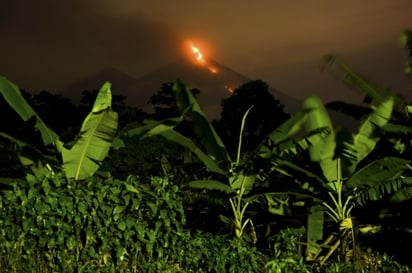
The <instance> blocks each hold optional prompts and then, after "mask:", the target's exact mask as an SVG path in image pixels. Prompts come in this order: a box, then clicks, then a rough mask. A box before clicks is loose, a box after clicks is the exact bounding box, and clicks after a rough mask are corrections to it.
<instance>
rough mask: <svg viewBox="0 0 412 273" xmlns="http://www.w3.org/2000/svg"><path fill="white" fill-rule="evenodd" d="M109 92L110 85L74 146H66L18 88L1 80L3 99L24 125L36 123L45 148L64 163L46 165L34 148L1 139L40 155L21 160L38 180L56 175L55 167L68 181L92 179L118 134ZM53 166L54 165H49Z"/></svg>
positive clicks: (55, 160) (104, 86) (105, 85)
mask: <svg viewBox="0 0 412 273" xmlns="http://www.w3.org/2000/svg"><path fill="white" fill-rule="evenodd" d="M110 88H111V84H110V83H109V82H106V83H104V84H103V85H102V87H101V88H100V90H99V93H98V95H97V97H96V100H95V102H94V105H93V108H92V110H91V112H90V113H89V115H88V116H87V117H86V119H85V120H84V121H83V124H82V127H81V130H80V133H79V135H78V136H77V138H76V139H75V140H74V141H73V142H72V143H70V144H64V143H62V142H61V141H60V140H59V137H58V136H57V134H56V133H54V132H53V130H51V129H50V128H48V127H47V126H46V125H45V123H44V122H43V121H42V119H41V118H40V117H39V116H38V115H37V113H36V112H35V111H34V110H33V108H32V107H31V106H30V105H29V104H28V103H27V101H26V100H25V99H24V98H23V96H22V95H21V92H20V90H19V88H18V86H17V85H16V84H14V83H12V82H10V81H9V80H8V79H6V78H5V77H0V93H1V94H2V96H3V97H4V99H5V100H6V101H7V103H8V104H9V105H10V106H11V107H12V108H13V109H14V110H15V111H16V113H17V114H18V115H19V116H20V117H21V118H22V119H23V121H28V120H30V119H34V120H35V125H34V126H35V128H36V129H37V130H38V132H39V133H40V135H41V139H42V141H43V145H44V146H45V147H51V148H52V149H53V150H54V151H55V152H56V153H57V154H59V155H60V157H61V162H59V160H57V159H56V158H52V159H50V158H49V159H50V160H49V161H47V160H46V159H47V156H46V155H43V154H42V153H41V152H40V151H39V150H38V149H36V148H35V147H33V145H30V144H28V143H23V142H21V141H19V140H17V139H14V138H13V137H11V136H8V135H6V134H3V133H2V134H1V135H0V136H1V137H2V138H3V139H7V140H8V141H12V142H13V143H15V144H16V145H17V147H19V150H20V151H23V150H24V149H31V150H32V151H36V153H37V154H38V155H39V157H37V159H32V158H30V157H28V156H26V155H25V154H24V153H19V155H18V157H19V159H20V161H21V163H22V164H23V165H24V166H27V167H30V168H31V170H32V172H34V174H36V175H38V176H42V175H43V174H44V173H45V172H49V171H56V169H55V168H53V167H55V165H56V164H57V165H58V167H57V169H58V170H60V169H62V170H63V171H64V172H65V174H66V176H67V177H68V178H74V179H76V180H82V179H85V178H87V177H89V176H92V175H93V174H94V173H95V172H96V171H97V169H98V168H99V166H100V163H101V162H102V161H103V160H104V158H105V157H106V156H107V154H108V151H109V149H110V147H111V145H112V141H113V139H114V137H115V135H116V132H117V124H118V115H117V113H116V112H114V111H113V110H112V109H111V103H112V94H111V90H110ZM31 154H33V153H31ZM51 162H53V163H54V164H50V163H51ZM56 162H57V163H56Z"/></svg>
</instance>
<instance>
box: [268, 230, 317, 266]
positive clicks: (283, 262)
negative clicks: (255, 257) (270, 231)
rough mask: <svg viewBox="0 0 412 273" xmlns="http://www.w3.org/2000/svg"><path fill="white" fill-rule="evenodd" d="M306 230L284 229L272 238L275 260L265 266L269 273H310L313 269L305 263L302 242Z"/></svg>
mask: <svg viewBox="0 0 412 273" xmlns="http://www.w3.org/2000/svg"><path fill="white" fill-rule="evenodd" d="M304 233H305V229H304V228H295V229H289V228H287V229H284V230H281V231H280V232H279V233H278V234H276V235H275V236H272V237H271V238H270V242H271V244H272V247H273V256H272V257H273V258H272V257H271V258H270V261H268V262H267V263H266V265H265V269H266V272H268V273H283V272H285V273H292V272H298V273H310V272H312V268H311V267H310V266H309V265H307V264H305V263H304V262H303V257H302V253H301V245H300V243H301V240H302V237H303V236H304Z"/></svg>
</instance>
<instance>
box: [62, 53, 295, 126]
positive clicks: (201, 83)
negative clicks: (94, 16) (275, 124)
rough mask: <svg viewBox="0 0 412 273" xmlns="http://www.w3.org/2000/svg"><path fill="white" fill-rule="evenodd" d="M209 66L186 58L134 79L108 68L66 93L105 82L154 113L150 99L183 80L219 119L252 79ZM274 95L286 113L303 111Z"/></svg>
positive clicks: (292, 101) (215, 64) (285, 97)
mask: <svg viewBox="0 0 412 273" xmlns="http://www.w3.org/2000/svg"><path fill="white" fill-rule="evenodd" d="M208 65H209V68H210V67H213V70H214V71H211V70H210V69H207V68H206V67H204V66H200V65H196V64H194V63H193V62H191V61H190V60H188V59H187V58H183V57H182V58H179V59H177V60H176V61H174V62H171V63H169V64H167V65H165V66H163V67H160V68H159V69H156V70H153V71H151V72H149V73H147V74H145V75H143V76H141V77H133V76H130V75H128V74H126V73H124V72H122V71H119V70H116V69H105V70H102V71H100V72H98V73H96V74H94V75H92V76H90V77H87V78H84V79H82V80H80V81H78V82H76V83H74V84H72V85H70V86H69V87H68V88H66V89H65V90H64V91H62V94H63V95H64V96H67V97H70V98H72V99H73V100H74V97H75V94H79V93H80V92H81V91H82V90H93V89H97V88H99V87H100V86H101V85H102V84H103V83H104V82H105V81H110V82H111V83H112V91H113V94H114V95H122V96H126V98H127V99H126V103H127V104H128V105H133V106H137V107H139V108H141V109H143V110H145V111H146V112H151V105H149V104H148V103H147V102H148V100H149V98H150V96H152V95H154V94H155V93H156V92H157V91H158V90H159V89H160V86H161V85H162V83H168V82H174V81H175V80H176V79H180V80H182V81H183V82H184V83H185V84H186V85H187V86H188V87H189V88H197V89H199V90H200V94H199V97H198V101H199V104H200V105H201V107H202V109H203V111H204V112H205V114H206V115H207V116H208V117H209V119H218V118H219V115H220V112H221V102H222V99H224V98H227V97H229V96H230V95H231V91H233V89H235V88H237V87H239V86H240V85H242V84H244V83H246V82H248V81H250V79H249V78H247V77H246V76H244V75H242V74H240V73H238V72H236V71H234V70H232V69H230V68H228V67H226V66H224V65H221V64H219V63H218V62H217V61H214V60H213V59H208ZM270 92H271V93H272V95H273V96H274V97H275V98H276V99H277V100H279V101H280V102H281V103H282V104H283V105H285V111H286V112H289V113H293V112H295V111H297V110H298V109H299V107H300V101H298V100H297V99H294V98H292V97H289V96H288V95H286V94H284V93H282V92H280V91H278V90H276V89H274V88H270ZM77 100H78V99H77ZM74 101H76V100H74Z"/></svg>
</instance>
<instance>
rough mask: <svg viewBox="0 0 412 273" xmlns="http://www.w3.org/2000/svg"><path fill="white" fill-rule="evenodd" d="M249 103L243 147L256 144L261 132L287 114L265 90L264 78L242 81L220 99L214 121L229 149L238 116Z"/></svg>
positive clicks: (234, 143) (234, 144)
mask: <svg viewBox="0 0 412 273" xmlns="http://www.w3.org/2000/svg"><path fill="white" fill-rule="evenodd" d="M251 106H253V108H252V109H251V110H250V112H249V115H248V117H247V120H246V123H245V127H244V132H243V139H242V145H243V147H244V149H245V150H247V151H248V150H250V149H254V148H256V147H257V145H259V143H260V142H262V141H263V139H264V138H265V136H267V135H268V134H269V133H270V132H271V131H272V130H274V129H275V128H276V127H278V126H279V125H280V124H282V123H283V122H284V121H286V120H287V119H288V118H289V116H290V115H289V114H287V113H285V111H284V105H282V104H281V103H280V101H279V100H277V99H276V98H275V97H274V96H273V95H272V94H271V93H270V92H269V86H268V84H267V83H266V82H264V81H261V80H255V81H249V82H247V83H245V84H243V85H242V86H240V87H239V88H237V89H235V90H234V92H233V94H232V96H230V97H229V98H227V99H224V100H223V102H222V113H221V118H220V120H219V121H218V122H217V124H215V125H216V127H217V130H218V131H219V135H220V136H222V139H223V141H224V142H225V145H226V147H227V148H228V150H229V151H230V153H235V152H236V150H235V149H236V147H237V144H238V139H239V130H240V125H241V121H242V117H243V115H244V114H245V112H246V111H247V110H248V109H249V107H251Z"/></svg>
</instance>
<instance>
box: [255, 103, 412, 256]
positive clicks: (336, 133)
mask: <svg viewBox="0 0 412 273" xmlns="http://www.w3.org/2000/svg"><path fill="white" fill-rule="evenodd" d="M393 108H394V98H393V97H392V96H382V97H380V99H375V100H374V101H373V103H372V105H371V109H370V111H369V113H370V114H369V115H368V116H367V117H366V118H365V119H363V121H362V123H361V125H360V127H359V130H358V132H357V133H355V134H351V133H349V132H348V131H347V130H343V129H342V130H335V129H334V128H333V126H332V123H331V119H330V117H329V114H328V112H327V110H326V109H325V107H324V106H323V103H322V102H321V101H320V100H319V99H318V98H316V97H310V98H308V99H306V100H305V102H304V105H303V109H304V110H306V111H307V112H308V111H309V109H310V112H309V113H310V114H309V115H307V116H306V119H302V120H301V122H303V123H304V126H305V129H306V130H307V131H308V132H310V131H312V132H313V131H314V130H316V129H319V128H323V127H327V128H329V130H330V133H329V134H327V135H325V136H323V137H321V138H318V139H317V141H313V142H312V143H311V145H310V146H308V151H309V155H310V159H311V161H312V162H315V163H316V164H319V167H320V170H321V173H315V172H313V171H310V170H306V169H304V168H298V167H297V166H294V165H293V164H292V163H290V162H287V163H286V164H285V161H284V160H283V159H282V157H281V154H280V153H279V150H278V147H279V146H278V145H273V144H272V143H274V144H279V140H277V139H282V138H281V137H280V136H281V135H279V134H278V135H276V134H274V135H272V138H269V140H271V142H269V144H271V145H268V143H264V144H263V146H262V147H261V151H263V152H262V153H261V154H260V155H261V156H263V157H264V158H267V159H269V160H270V161H271V162H272V164H273V167H274V169H275V170H276V171H280V172H282V173H284V174H289V175H291V176H294V177H295V178H297V179H299V178H300V177H303V179H305V180H303V179H302V185H306V183H307V181H309V182H312V183H311V187H309V186H307V185H306V186H305V188H306V189H309V188H311V190H310V191H308V190H305V191H302V192H295V193H294V192H287V193H284V194H289V195H291V194H294V195H296V196H298V197H299V196H304V197H305V198H307V197H308V196H312V198H311V200H312V201H313V202H314V206H313V207H312V209H311V210H310V212H311V213H310V214H309V216H308V231H307V232H308V233H307V235H308V247H307V259H317V257H318V255H319V254H320V251H321V246H320V245H319V244H317V243H316V241H318V240H321V239H323V235H322V234H323V226H324V217H323V213H326V214H327V215H328V216H329V217H330V218H331V219H332V220H333V221H335V222H336V223H337V224H338V225H339V228H340V230H341V236H340V238H337V240H336V241H335V242H334V243H333V245H332V246H331V248H330V251H329V252H328V253H327V254H326V255H324V256H323V258H322V259H321V260H320V261H319V262H320V263H321V264H323V263H324V262H325V261H326V259H327V258H328V257H329V256H330V255H331V254H332V252H333V251H334V250H336V248H337V247H338V246H339V244H341V243H342V242H343V241H351V242H352V248H354V247H355V245H354V244H355V238H354V234H353V222H352V217H351V210H352V208H353V206H354V205H355V204H360V203H359V202H358V203H356V202H355V200H357V201H359V200H360V199H361V197H364V195H365V193H369V194H372V190H371V188H372V187H377V186H380V187H381V188H382V189H385V190H386V191H389V190H390V189H391V190H393V189H394V188H395V187H397V188H398V189H399V188H402V187H405V186H407V185H408V184H410V180H411V178H407V177H405V173H408V171H409V169H410V166H409V164H410V161H409V160H405V159H401V158H392V157H390V158H389V157H388V158H384V159H379V160H377V161H374V162H372V163H370V164H368V165H366V166H365V167H363V168H361V169H359V168H358V166H359V163H360V162H362V161H363V160H364V159H365V158H366V157H367V156H368V155H369V154H370V153H371V152H372V151H373V150H374V148H375V146H376V144H377V142H378V140H379V138H380V135H381V134H380V133H381V130H382V128H384V127H385V126H386V125H387V124H388V121H389V120H390V118H391V115H392V110H393ZM297 124H299V123H297ZM317 136H318V137H319V135H317ZM297 174H298V175H300V177H298V176H297ZM302 188H303V187H302ZM392 193H393V191H392ZM276 194H282V193H280V192H278V193H276ZM302 194H304V195H302ZM375 197H376V198H378V197H380V196H376V194H375ZM398 198H399V196H398ZM342 234H345V235H342ZM350 237H351V238H350ZM335 239H336V238H335ZM330 240H332V239H330Z"/></svg>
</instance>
